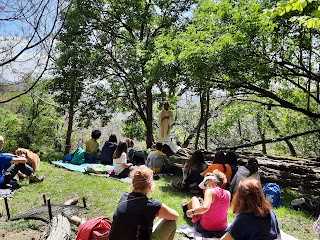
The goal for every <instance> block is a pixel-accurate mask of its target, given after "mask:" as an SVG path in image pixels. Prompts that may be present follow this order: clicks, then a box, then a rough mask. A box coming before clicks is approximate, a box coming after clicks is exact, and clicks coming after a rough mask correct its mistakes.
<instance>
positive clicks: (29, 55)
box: [0, 0, 69, 103]
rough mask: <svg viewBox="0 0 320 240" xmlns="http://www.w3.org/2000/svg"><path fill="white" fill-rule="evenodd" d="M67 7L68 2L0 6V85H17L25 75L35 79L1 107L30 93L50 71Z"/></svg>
mask: <svg viewBox="0 0 320 240" xmlns="http://www.w3.org/2000/svg"><path fill="white" fill-rule="evenodd" d="M68 7H69V1H60V0H44V1H36V0H28V1H20V0H12V1H4V2H1V3H0V9H1V12H0V31H1V37H2V39H1V47H0V72H1V74H0V77H1V79H2V80H1V82H2V83H0V85H1V84H9V83H10V82H11V83H12V82H14V84H16V83H17V82H18V81H21V79H20V76H21V75H22V76H25V74H26V72H28V75H29V76H30V77H31V78H32V79H35V81H34V83H33V85H31V86H29V87H28V88H27V89H24V90H23V91H22V92H19V93H18V94H17V95H15V96H11V97H10V98H8V99H3V100H1V102H0V103H5V102H8V101H11V100H12V99H15V98H18V97H20V96H22V95H24V94H26V93H28V92H30V91H31V89H33V88H34V87H35V85H36V84H37V83H38V82H39V81H40V80H41V78H42V77H43V75H44V74H45V73H46V72H47V71H48V68H49V66H50V63H51V57H52V52H53V48H54V44H55V43H54V41H55V38H56V36H57V34H58V32H59V30H60V27H61V24H62V23H63V19H61V20H59V19H60V16H61V13H62V12H63V11H65V10H66V9H68ZM22 81H23V79H22Z"/></svg>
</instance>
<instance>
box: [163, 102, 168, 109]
mask: <svg viewBox="0 0 320 240" xmlns="http://www.w3.org/2000/svg"><path fill="white" fill-rule="evenodd" d="M163 109H164V110H166V111H168V110H169V103H167V102H166V103H164V104H163Z"/></svg>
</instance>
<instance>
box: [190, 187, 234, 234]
mask: <svg viewBox="0 0 320 240" xmlns="http://www.w3.org/2000/svg"><path fill="white" fill-rule="evenodd" d="M214 191H215V194H216V196H215V200H214V202H213V203H212V204H211V206H210V209H209V210H208V211H207V212H206V213H204V214H202V215H199V217H195V218H193V219H192V222H196V221H198V220H199V218H200V224H201V226H202V227H203V228H204V229H206V230H207V231H222V230H225V229H226V228H227V226H228V219H227V215H228V209H229V207H230V193H229V192H228V191H227V190H224V189H222V188H219V187H216V188H214Z"/></svg>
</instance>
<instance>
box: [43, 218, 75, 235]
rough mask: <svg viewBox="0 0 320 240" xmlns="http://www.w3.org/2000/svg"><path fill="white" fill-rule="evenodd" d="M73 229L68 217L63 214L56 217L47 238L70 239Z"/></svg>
mask: <svg viewBox="0 0 320 240" xmlns="http://www.w3.org/2000/svg"><path fill="white" fill-rule="evenodd" d="M70 235H71V230H70V223H69V221H68V219H67V218H66V217H64V216H62V215H61V214H59V215H58V216H56V217H54V218H53V219H52V222H51V228H50V233H49V236H48V237H47V240H57V239H61V240H68V239H70Z"/></svg>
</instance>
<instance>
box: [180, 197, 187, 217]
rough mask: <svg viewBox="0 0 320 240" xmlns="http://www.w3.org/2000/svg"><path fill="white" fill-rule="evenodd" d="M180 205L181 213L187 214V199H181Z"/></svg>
mask: <svg viewBox="0 0 320 240" xmlns="http://www.w3.org/2000/svg"><path fill="white" fill-rule="evenodd" d="M181 207H182V211H183V213H184V214H187V211H188V200H187V199H183V200H182V203H181Z"/></svg>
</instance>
